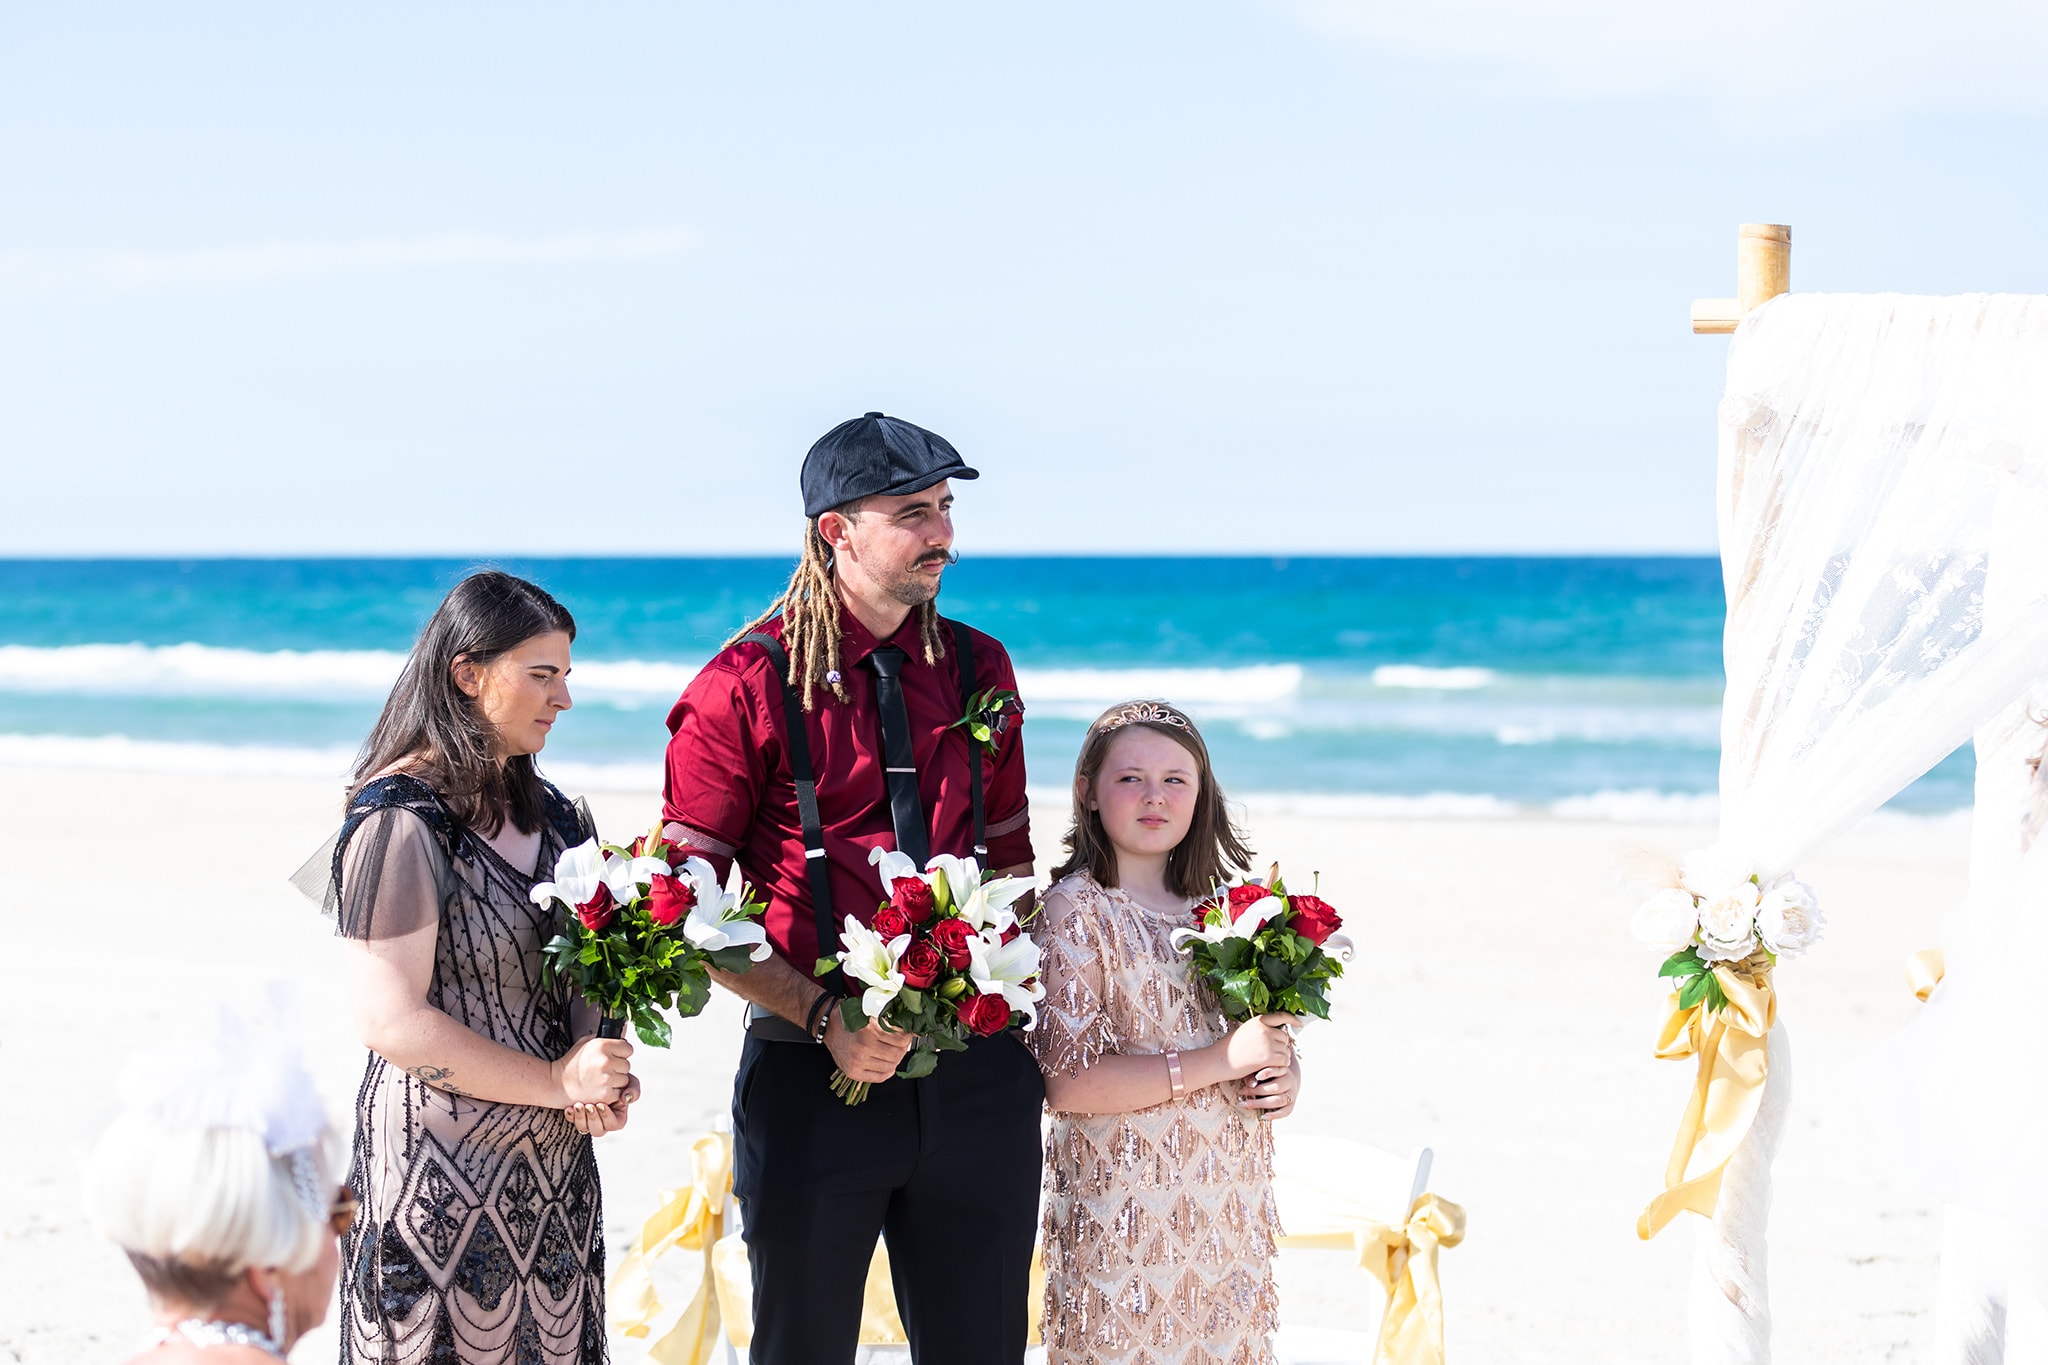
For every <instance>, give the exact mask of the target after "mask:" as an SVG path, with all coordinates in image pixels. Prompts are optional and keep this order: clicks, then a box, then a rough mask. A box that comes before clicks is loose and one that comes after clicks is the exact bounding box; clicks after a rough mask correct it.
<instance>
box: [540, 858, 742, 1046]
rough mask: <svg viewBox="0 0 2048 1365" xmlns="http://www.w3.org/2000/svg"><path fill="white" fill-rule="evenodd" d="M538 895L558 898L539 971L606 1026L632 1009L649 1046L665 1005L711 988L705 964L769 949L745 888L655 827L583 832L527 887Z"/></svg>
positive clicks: (659, 1041)
mask: <svg viewBox="0 0 2048 1365" xmlns="http://www.w3.org/2000/svg"><path fill="white" fill-rule="evenodd" d="M531 896H532V899H533V902H534V904H536V905H543V906H545V905H549V904H553V905H555V906H556V907H558V908H559V910H560V912H561V915H562V924H561V928H560V930H559V932H557V933H556V934H555V936H554V937H553V938H551V939H549V940H548V942H547V943H546V944H545V945H543V946H542V948H541V976H542V980H543V981H544V982H545V983H546V984H548V985H549V986H552V985H553V984H554V982H555V981H556V979H558V978H559V979H561V980H565V981H567V982H569V983H570V984H571V985H572V986H574V987H575V988H576V990H577V991H578V992H579V993H581V994H582V996H583V997H584V999H586V1000H588V1001H590V1002H591V1003H592V1004H594V1005H596V1006H597V1007H598V1008H599V1009H600V1010H602V1011H603V1012H604V1015H605V1020H606V1023H607V1025H611V1026H613V1028H611V1029H608V1028H605V1027H600V1029H599V1032H600V1033H603V1034H605V1035H606V1036H608V1037H616V1036H618V1035H617V1032H616V1031H613V1029H616V1028H622V1027H623V1024H622V1021H624V1020H626V1019H631V1020H632V1021H633V1031H634V1032H635V1033H637V1034H638V1035H639V1036H640V1041H641V1042H643V1043H646V1044H648V1045H649V1046H650V1047H667V1046H668V1045H669V1037H670V1034H669V1026H668V1021H667V1020H666V1019H664V1018H663V1017H662V1014H663V1011H667V1010H673V1011H674V1012H675V1013H676V1015H677V1016H678V1017H680V1018H684V1019H688V1018H691V1017H692V1016H694V1015H696V1014H698V1013H699V1012H700V1011H702V1010H703V1008H704V1006H705V1003H706V1002H707V1001H709V1000H710V998H711V968H713V967H716V968H717V969H718V970H720V971H722V972H733V973H739V972H744V971H747V970H748V969H749V968H751V967H752V966H753V965H754V964H755V963H756V962H759V961H761V960H762V959H763V958H765V957H767V956H768V954H769V953H770V952H771V951H773V950H772V949H771V948H770V947H769V946H768V935H767V933H766V932H765V931H764V930H763V929H762V928H761V926H760V925H759V924H758V923H757V922H756V920H757V918H758V917H759V915H760V913H761V910H762V908H763V907H762V905H761V903H760V902H759V901H757V900H755V899H754V896H753V892H752V889H751V888H749V887H747V886H744V885H743V886H741V888H740V890H739V894H737V895H734V894H732V893H730V892H728V891H726V890H725V888H724V887H722V886H720V885H719V882H718V877H717V875H716V874H715V873H714V872H713V871H712V870H711V864H709V863H707V862H705V861H704V860H703V859H702V858H696V857H688V856H685V855H684V854H683V852H682V850H681V849H679V848H676V847H675V846H674V845H672V844H670V843H669V842H668V841H667V840H665V839H664V838H663V837H662V834H661V827H660V826H659V825H657V826H655V828H654V830H653V831H652V832H651V833H649V834H645V835H642V836H641V837H640V838H639V839H636V840H634V842H633V844H632V846H631V847H629V848H621V847H619V846H617V845H616V844H600V843H599V842H598V841H597V840H596V839H589V840H586V841H585V842H583V843H581V844H578V845H577V846H576V847H574V848H572V849H568V850H565V851H564V852H563V854H562V856H561V858H560V859H559V860H558V861H557V862H556V864H555V879H554V880H553V881H551V882H542V883H540V884H539V885H537V886H535V887H534V888H533V891H532V892H531Z"/></svg>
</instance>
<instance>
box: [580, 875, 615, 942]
mask: <svg viewBox="0 0 2048 1365" xmlns="http://www.w3.org/2000/svg"><path fill="white" fill-rule="evenodd" d="M615 909H617V907H616V906H614V905H613V904H612V889H611V888H610V887H609V886H606V885H605V884H604V883H603V882H599V883H598V884H597V894H596V895H595V896H592V897H591V898H590V899H589V900H587V901H585V902H583V904H581V905H579V906H577V907H576V918H577V919H579V920H581V921H582V922H583V927H584V928H586V929H588V930H589V931H590V932H591V933H593V934H601V933H603V932H604V931H605V926H606V925H608V924H610V923H611V922H612V913H613V911H614V910H615Z"/></svg>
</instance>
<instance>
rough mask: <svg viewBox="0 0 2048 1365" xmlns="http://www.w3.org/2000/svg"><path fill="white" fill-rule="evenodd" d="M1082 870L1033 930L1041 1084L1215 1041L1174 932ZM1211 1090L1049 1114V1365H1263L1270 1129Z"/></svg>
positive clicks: (1216, 1013) (1210, 1006)
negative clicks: (1131, 1107) (1143, 1103)
mask: <svg viewBox="0 0 2048 1365" xmlns="http://www.w3.org/2000/svg"><path fill="white" fill-rule="evenodd" d="M1187 922H1188V921H1187V919H1186V918H1185V917H1184V916H1173V917H1168V916H1165V915H1161V914H1159V913H1158V912H1157V911H1153V910H1148V909H1146V908H1145V907H1144V906H1142V905H1140V904H1138V902H1137V901H1135V900H1133V899H1132V898H1131V897H1130V896H1128V895H1126V894H1125V893H1124V892H1123V891H1121V890H1118V889H1115V888H1110V889H1107V890H1106V889H1104V888H1103V887H1102V886H1100V885H1099V884H1098V883H1097V882H1096V881H1095V879H1094V878H1093V877H1091V876H1089V875H1088V874H1087V873H1085V872H1076V873H1074V874H1073V875H1072V876H1069V877H1066V878H1064V879H1062V880H1061V881H1060V882H1059V883H1057V884H1056V885H1055V886H1054V887H1053V888H1052V889H1051V890H1050V891H1048V892H1047V893H1046V898H1045V911H1044V915H1043V917H1042V919H1041V920H1040V922H1039V924H1038V925H1037V926H1036V928H1035V929H1034V936H1035V937H1036V938H1037V939H1038V941H1039V944H1040V946H1041V948H1042V950H1043V952H1044V957H1043V959H1042V962H1043V967H1042V971H1041V980H1042V981H1043V983H1044V985H1045V988H1046V995H1045V1000H1044V1001H1043V1002H1042V1003H1041V1004H1040V1006H1039V1011H1038V1025H1037V1027H1036V1029H1035V1030H1034V1031H1033V1032H1031V1033H1029V1034H1027V1035H1025V1036H1026V1037H1027V1038H1029V1039H1030V1041H1031V1048H1032V1051H1033V1052H1035V1053H1036V1054H1037V1056H1038V1062H1039V1065H1040V1066H1041V1067H1042V1068H1044V1069H1045V1070H1046V1071H1047V1072H1048V1073H1052V1072H1059V1073H1062V1074H1064V1075H1067V1076H1076V1075H1079V1074H1080V1073H1081V1071H1082V1070H1083V1069H1085V1068H1086V1067H1088V1066H1089V1065H1091V1064H1092V1063H1093V1062H1094V1061H1095V1060H1096V1059H1097V1058H1100V1057H1103V1056H1107V1055H1109V1054H1112V1053H1161V1052H1166V1051H1169V1050H1179V1051H1183V1052H1185V1051H1190V1050H1192V1049H1195V1048H1199V1047H1206V1046H1207V1045H1208V1044H1210V1043H1213V1042H1215V1041H1217V1040H1218V1039H1220V1038H1222V1037H1223V1036H1224V1034H1225V1032H1226V1031H1227V1026H1226V1024H1225V1022H1224V1019H1223V1015H1222V1011H1221V1009H1220V1008H1219V1007H1218V1005H1217V1003H1216V1000H1215V998H1214V996H1213V995H1212V994H1211V993H1210V992H1209V990H1208V989H1207V987H1205V986H1202V985H1201V984H1199V983H1191V982H1190V980H1189V977H1188V963H1187V959H1186V958H1185V957H1183V956H1181V954H1179V953H1177V952H1175V951H1174V950H1173V946H1172V944H1171V943H1170V942H1169V941H1168V939H1167V935H1168V933H1169V931H1171V930H1173V929H1176V928H1179V927H1181V926H1182V925H1183V924H1186V923H1187ZM1235 1094H1236V1090H1235V1085H1234V1084H1230V1085H1221V1086H1210V1087H1208V1088H1206V1089H1203V1090H1197V1091H1193V1092H1191V1093H1189V1094H1186V1095H1183V1096H1181V1097H1180V1098H1178V1099H1173V1100H1168V1101H1167V1102H1166V1103H1164V1104H1158V1105H1154V1106H1153V1107H1152V1108H1150V1109H1140V1110H1137V1111H1136V1112H1133V1113H1128V1114H1055V1115H1054V1116H1053V1122H1052V1131H1051V1135H1050V1136H1049V1137H1048V1139H1047V1141H1046V1153H1045V1159H1046V1192H1045V1269H1046V1282H1045V1343H1046V1347H1047V1355H1048V1365H1083V1362H1087V1363H1088V1365H1094V1363H1095V1362H1114V1363H1115V1365H1271V1362H1272V1360H1273V1352H1272V1346H1271V1336H1272V1332H1273V1329H1274V1328H1275V1327H1276V1326H1277V1325H1278V1322H1279V1299H1278V1295H1277V1294H1276V1293H1275V1292H1274V1288H1273V1250H1274V1245H1273V1239H1274V1236H1275V1234H1277V1233H1278V1232H1279V1231H1280V1222H1279V1214H1278V1211H1277V1209H1276V1208H1275V1207H1274V1204H1273V1130H1272V1128H1271V1127H1270V1126H1269V1125H1267V1124H1263V1123H1260V1122H1259V1121H1258V1118H1257V1115H1256V1111H1254V1110H1249V1109H1246V1108H1244V1107H1243V1106H1242V1105H1240V1104H1238V1103H1237V1101H1236V1098H1235Z"/></svg>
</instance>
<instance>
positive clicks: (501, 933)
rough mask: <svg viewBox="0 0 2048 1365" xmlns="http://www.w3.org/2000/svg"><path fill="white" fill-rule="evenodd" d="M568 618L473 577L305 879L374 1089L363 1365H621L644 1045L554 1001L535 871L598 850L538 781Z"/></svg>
mask: <svg viewBox="0 0 2048 1365" xmlns="http://www.w3.org/2000/svg"><path fill="white" fill-rule="evenodd" d="M575 630H576V627H575V623H574V621H572V620H571V619H570V616H569V613H568V612H567V611H565V610H564V609H563V608H562V606H561V605H560V604H559V603H557V602H556V601H555V600H554V599H553V598H552V597H550V596H548V594H547V593H545V592H544V591H542V590H541V589H540V588H538V587H536V586H535V585H533V584H531V583H528V582H526V581H525V580H523V579H519V578H514V577H512V576H511V575H509V574H502V573H495V572H485V573H478V574H475V575H472V576H471V577H469V578H467V579H465V580H463V581H462V582H461V583H460V584H458V585H457V586H456V587H455V589H454V590H453V591H452V592H450V593H449V594H448V596H447V598H446V599H445V600H444V601H443V602H442V603H441V605H440V607H439V608H437V609H436V610H435V612H434V615H433V616H432V618H431V619H429V620H428V622H427V624H426V627H425V629H424V630H422V631H421V633H420V638H419V641H418V643H417V644H415V645H414V647H413V651H412V655H411V657H410V658H409V659H408V660H407V661H406V666H405V671H404V672H403V673H402V674H401V675H400V677H399V680H398V683H397V686H396V687H394V688H393V690H392V693H391V697H390V699H389V700H388V701H387V702H386V703H385V706H384V712H383V715H382V716H381V717H380V718H379V719H378V722H377V726H376V729H375V730H373V731H372V732H371V734H370V738H369V741H368V742H367V743H366V744H365V745H364V749H363V755H362V758H361V760H360V762H359V763H358V765H357V768H356V777H355V783H354V786H353V788H352V790H351V791H350V793H349V798H348V803H347V816H346V818H345V820H344V822H343V824H342V827H341V832H340V833H339V834H338V835H336V836H335V840H334V842H333V844H332V845H331V846H330V848H329V849H326V850H323V851H322V852H321V853H320V854H318V855H316V856H315V858H314V860H313V861H312V862H310V863H308V864H307V866H306V868H305V869H303V870H302V871H301V872H300V874H299V882H300V885H301V887H302V888H303V889H306V890H307V891H308V892H309V894H315V895H316V896H317V897H318V898H319V899H320V900H321V901H322V902H323V904H324V905H325V906H326V907H327V908H328V909H329V910H330V911H331V912H332V913H333V914H334V915H335V918H336V925H337V928H338V930H339V932H340V933H341V934H343V935H344V936H345V937H346V938H347V939H348V940H349V945H350V947H351V949H352V950H353V951H351V953H350V954H349V993H350V1000H351V1003H352V1005H353V1007H354V1011H355V1015H356V1022H357V1026H358V1029H359V1031H360V1032H361V1034H362V1036H363V1041H364V1042H365V1043H366V1044H367V1045H368V1047H369V1048H370V1058H369V1066H368V1069H367V1070H366V1071H365V1072H364V1075H363V1084H362V1089H361V1091H360V1092H359V1093H358V1095H357V1098H356V1129H355V1141H354V1159H353V1161H352V1163H351V1168H350V1173H349V1184H350V1186H351V1188H352V1189H353V1190H354V1191H355V1194H356V1197H357V1199H359V1200H360V1201H361V1205H362V1213H361V1216H360V1217H359V1218H358V1219H357V1220H356V1224H355V1227H354V1229H353V1231H352V1232H351V1233H350V1235H349V1238H348V1240H347V1243H346V1244H345V1245H344V1247H343V1256H344V1260H343V1268H342V1277H341V1316H342V1322H341V1329H342V1347H341V1359H342V1360H343V1361H344V1362H369V1361H377V1362H404V1363H405V1365H413V1363H414V1362H417V1363H418V1365H428V1362H432V1365H442V1363H443V1362H454V1361H460V1362H464V1363H465V1365H471V1363H474V1365H501V1363H502V1365H529V1362H543V1361H545V1362H549V1365H592V1363H593V1362H601V1361H603V1360H605V1358H606V1357H605V1339H604V1274H603V1271H604V1240H603V1238H604V1228H603V1218H602V1215H601V1212H600V1207H599V1197H598V1178H597V1163H596V1161H595V1159H594V1157H593V1155H592V1152H591V1145H590V1139H591V1136H592V1135H595V1134H598V1133H604V1132H610V1131H612V1130H614V1129H616V1128H618V1127H620V1126H622V1125H623V1124H624V1122H625V1116H626V1106H627V1105H628V1104H629V1103H631V1102H632V1100H633V1099H635V1098H637V1096H638V1093H639V1082H638V1081H637V1080H635V1079H634V1078H633V1076H632V1075H631V1073H630V1071H629V1069H628V1058H629V1057H630V1055H631V1052H632V1048H631V1045H630V1044H628V1043H626V1042H625V1041H624V1040H623V1039H600V1038H597V1037H595V1036H591V1035H592V1034H593V1032H594V1025H595V1019H594V1017H592V1016H591V1015H590V1014H589V1012H588V1010H587V1008H586V1007H585V1006H583V1004H582V1002H580V1001H572V1000H571V999H570V996H569V994H568V992H567V991H566V990H564V989H561V988H554V989H550V988H547V987H544V986H543V985H542V984H541V974H540V964H541V957H540V946H541V944H542V943H543V942H544V941H545V940H546V939H547V937H548V936H549V935H550V934H551V933H552V929H551V928H550V925H549V915H548V912H547V911H545V910H544V909H543V908H541V907H539V906H536V905H534V904H533V903H532V902H531V901H530V900H529V899H528V894H527V893H528V892H529V891H530V890H531V888H532V887H533V884H534V882H535V881H536V880H537V877H536V874H537V873H538V874H542V875H545V874H546V873H547V872H549V871H551V870H552V869H553V867H554V864H555V859H556V857H557V856H558V855H559V854H560V853H561V851H562V850H563V849H564V848H565V847H568V846H571V845H573V844H576V843H579V842H581V841H582V840H584V839H586V838H588V837H589V836H590V821H589V817H588V814H587V812H585V811H584V810H583V809H582V808H581V807H580V806H577V805H572V804H570V802H569V801H568V800H567V799H566V798H564V797H563V796H562V794H561V793H560V792H559V791H557V790H556V789H555V788H554V787H553V785H551V784H550V783H548V782H546V781H544V780H543V779H542V778H541V777H540V775H539V773H538V772H537V771H536V770H535V768H534V762H533V755H534V754H536V753H538V752H539V751H540V749H541V746H542V745H543V744H545V743H546V742H547V734H548V730H549V728H550V727H551V726H552V725H553V723H554V721H555V719H556V717H558V716H559V715H560V714H561V712H563V711H565V710H567V709H568V707H569V694H568V688H567V686H566V679H567V676H568V672H569V645H570V641H571V640H572V639H573V638H574V636H575Z"/></svg>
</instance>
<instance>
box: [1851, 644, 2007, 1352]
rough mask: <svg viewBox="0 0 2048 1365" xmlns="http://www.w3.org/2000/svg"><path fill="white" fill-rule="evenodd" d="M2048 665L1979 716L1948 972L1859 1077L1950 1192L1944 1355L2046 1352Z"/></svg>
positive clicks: (1925, 1175) (1931, 1181) (1902, 1143)
mask: <svg viewBox="0 0 2048 1365" xmlns="http://www.w3.org/2000/svg"><path fill="white" fill-rule="evenodd" d="M2044 719H2048V678H2042V679H2037V680H2036V681H2035V682H2034V684H2033V685H2032V686H2031V687H2030V688H2028V689H2027V690H2026V691H2025V692H2023V693H2021V694H2020V696H2018V697H2017V698H2015V699H2014V700H2013V701H2011V702H2009V703H2008V704H2007V705H2006V707H2005V708H2004V709H2003V710H2001V711H2000V712H1999V713H1998V714H1997V715H1996V716H1994V717H1992V718H1991V719H1990V720H1989V721H1987V722H1986V723H1985V724H1984V725H1983V726H1981V727H1980V728H1979V729H1978V731H1977V737H1976V746H1977V792H1976V815H1975V820H1974V823H1973V826H1972V831H1971V850H1970V894H1969V896H1968V897H1967V898H1965V899H1964V900H1963V901H1962V902H1961V903H1960V904H1959V905H1957V906H1956V907H1955V908H1954V909H1953V910H1951V911H1950V912H1949V913H1948V914H1947V916H1946V917H1945V919H1944V922H1943V925H1942V930H1941V943H1942V946H1943V949H1944V954H1945V957H1946V959H1947V972H1946V975H1945V976H1944V977H1943V979H1942V982H1941V985H1940V986H1939V987H1937V988H1936V990H1935V992H1934V995H1933V996H1932V998H1931V999H1929V1001H1928V1003H1927V1005H1926V1006H1925V1007H1924V1008H1923V1010H1922V1011H1921V1013H1920V1016H1919V1017H1918V1019H1916V1020H1915V1022H1914V1023H1913V1025H1912V1026H1911V1027H1910V1028H1908V1029H1906V1030H1905V1031H1904V1032H1903V1033H1902V1034H1901V1035H1900V1037H1899V1038H1898V1039H1896V1040H1895V1041H1894V1043H1893V1045H1891V1046H1889V1047H1887V1048H1885V1049H1883V1050H1882V1051H1881V1052H1880V1053H1879V1055H1878V1059H1877V1066H1876V1067H1874V1068H1873V1074H1872V1075H1871V1076H1869V1077H1868V1078H1867V1080H1866V1086H1865V1088H1866V1090H1867V1092H1868V1093H1869V1095H1870V1096H1871V1098H1872V1099H1873V1101H1875V1104H1874V1108H1875V1110H1876V1112H1877V1116H1878V1118H1879V1120H1880V1122H1881V1124H1882V1125H1883V1127H1884V1129H1885V1130H1886V1131H1887V1132H1888V1133H1889V1134H1890V1135H1891V1136H1892V1138H1893V1139H1894V1140H1895V1141H1896V1143H1897V1144H1898V1146H1899V1148H1900V1150H1901V1153H1902V1155H1903V1156H1904V1157H1905V1159H1906V1162H1907V1165H1908V1167H1909V1169H1910V1170H1911V1171H1912V1173H1913V1174H1914V1175H1915V1176H1917V1177H1918V1178H1919V1180H1920V1181H1921V1183H1923V1184H1925V1185H1927V1186H1928V1187H1930V1188H1932V1189H1934V1190H1936V1191H1938V1192H1939V1193H1940V1194H1941V1196H1942V1198H1943V1199H1944V1200H1945V1201H1946V1202H1947V1207H1946V1209H1945V1210H1944V1213H1943V1220H1942V1221H1943V1227H1942V1262H1941V1289H1940V1293H1939V1295H1938V1296H1937V1299H1936V1303H1935V1334H1936V1340H1937V1345H1938V1354H1937V1355H1935V1356H1934V1357H1933V1359H1934V1360H1936V1361H1938V1362H1941V1365H1997V1363H1998V1362H2001V1361H2003V1362H2018V1361H2043V1360H2048V1170H2044V1167H2043V1162H2042V1160H2041V1158H2040V1156H2039V1154H2038V1152H2039V1146H2040V1143H2039V1137H2038V1135H2039V1134H2041V1133H2042V1132H2044V1131H2048V1086H2044V1084H2043V1082H2044V1080H2048V1077H2044V1076H2043V1075H2042V1074H2041V1073H2042V1071H2043V1069H2044V1068H2043V1066H2042V1064H2041V1062H2040V1060H2039V1056H2038V1052H2037V1049H2036V1047H2035V1046H2034V1034H2035V1032H2036V1031H2038V1028H2039V1024H2038V1022H2037V1020H2038V1015H2039V1005H2038V1000H2037V997H2038V994H2039V988H2038V985H2037V982H2038V978H2039V973H2040V965H2039V964H2041V963H2042V962H2044V961H2048V838H2044V837H2042V836H2043V833H2044V826H2048V778H2044V776H2043V774H2042V772H2041V760H2042V756H2043V751H2044V749H2048V726H2044V724H2043V721H2044Z"/></svg>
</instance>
